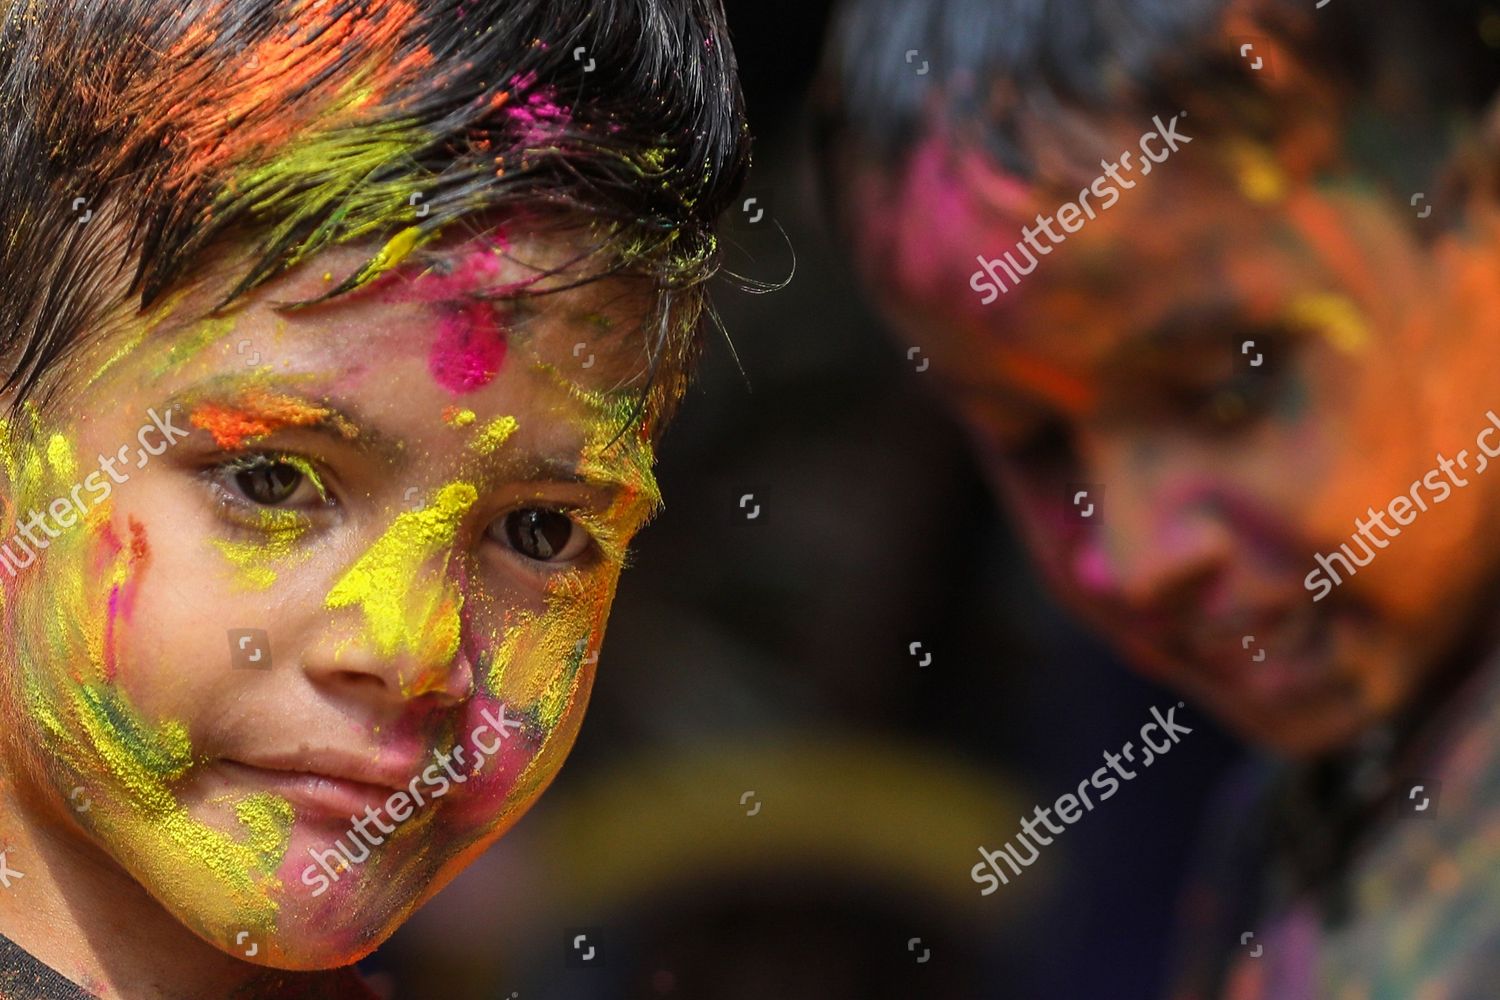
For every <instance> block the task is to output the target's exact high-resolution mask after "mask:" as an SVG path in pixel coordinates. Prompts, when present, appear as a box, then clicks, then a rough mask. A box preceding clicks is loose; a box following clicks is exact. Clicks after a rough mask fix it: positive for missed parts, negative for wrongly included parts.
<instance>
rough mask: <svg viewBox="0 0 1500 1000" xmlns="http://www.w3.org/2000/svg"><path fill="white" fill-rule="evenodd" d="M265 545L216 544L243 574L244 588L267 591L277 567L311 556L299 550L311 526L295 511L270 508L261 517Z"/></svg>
mask: <svg viewBox="0 0 1500 1000" xmlns="http://www.w3.org/2000/svg"><path fill="white" fill-rule="evenodd" d="M257 518H258V520H259V521H260V524H259V529H260V531H261V533H262V534H263V535H264V536H265V540H264V541H252V542H230V541H226V540H224V539H222V538H216V539H214V540H213V546H214V548H216V549H218V550H219V552H220V554H221V555H223V556H224V558H225V559H228V560H229V561H230V562H231V563H233V564H234V565H235V566H236V567H238V569H239V571H240V574H239V576H240V584H241V586H243V587H245V588H246V589H248V590H265V589H266V588H268V587H270V586H271V585H272V584H274V583H275V582H276V566H278V565H281V564H285V563H287V562H296V561H301V560H303V559H306V558H307V557H308V555H310V554H311V553H310V552H309V551H308V550H305V549H299V547H298V544H297V543H298V542H300V541H301V540H302V537H303V536H304V535H306V534H307V531H308V528H309V523H308V521H307V519H306V518H305V517H303V516H302V515H300V514H297V513H295V512H293V511H288V510H278V509H276V508H274V507H268V508H266V509H264V510H262V511H260V512H259V514H258V515H257Z"/></svg>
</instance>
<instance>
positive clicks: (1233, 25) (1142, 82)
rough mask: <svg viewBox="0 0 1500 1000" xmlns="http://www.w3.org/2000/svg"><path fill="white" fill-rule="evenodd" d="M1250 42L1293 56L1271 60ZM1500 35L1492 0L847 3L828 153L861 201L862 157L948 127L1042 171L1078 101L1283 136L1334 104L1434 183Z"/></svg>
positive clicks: (1105, 112) (1490, 84)
mask: <svg viewBox="0 0 1500 1000" xmlns="http://www.w3.org/2000/svg"><path fill="white" fill-rule="evenodd" d="M1245 43H1251V44H1256V43H1261V44H1258V45H1256V49H1257V50H1259V51H1267V50H1271V51H1274V52H1275V53H1276V55H1277V57H1278V59H1273V61H1272V63H1271V65H1270V66H1262V67H1261V68H1260V69H1258V70H1257V69H1255V68H1253V66H1252V61H1251V59H1249V58H1245V57H1243V56H1242V55H1241V52H1240V46H1241V45H1243V44H1245ZM1267 43H1268V44H1267ZM1497 46H1500V11H1497V10H1496V8H1495V6H1494V4H1493V3H1489V2H1479V0H1423V2H1422V3H1411V2H1410V0H1354V2H1345V0H1333V2H1332V3H1331V4H1329V5H1328V6H1326V7H1324V8H1322V9H1321V10H1320V9H1317V8H1316V7H1315V6H1314V5H1313V4H1312V3H1311V2H1310V0H848V2H846V3H845V4H844V6H843V7H842V8H841V9H840V11H839V13H838V15H837V16H836V27H835V30H834V31H833V32H832V34H831V41H830V45H829V47H828V50H827V52H826V55H825V60H824V67H823V74H822V79H821V83H820V97H819V109H818V122H817V126H816V128H817V142H818V146H819V151H820V167H821V171H822V174H823V181H824V185H825V189H826V192H827V193H828V194H829V195H830V198H829V200H830V201H831V202H833V203H834V204H835V205H836V206H837V207H838V208H841V209H847V208H849V207H850V206H847V205H842V204H840V202H841V199H839V198H838V197H835V196H834V195H835V193H836V192H840V191H847V190H848V185H847V178H848V176H849V175H850V173H851V172H852V171H856V170H859V169H868V168H867V167H866V165H868V164H874V165H875V168H874V169H875V170H876V171H878V172H880V173H882V174H885V175H887V176H897V175H899V174H900V173H901V171H902V168H903V166H904V165H905V164H906V162H907V157H908V156H909V154H910V153H911V152H912V151H913V149H914V148H915V147H916V145H917V144H918V143H919V142H920V141H921V140H922V139H924V138H926V137H927V136H929V135H931V134H933V133H935V132H937V131H939V130H947V131H949V132H951V133H952V134H953V135H954V136H955V138H957V139H958V140H959V141H963V142H970V143H973V144H974V145H977V146H979V147H982V148H983V149H984V150H985V151H986V153H987V154H988V155H989V156H991V157H992V158H993V160H994V162H996V163H997V164H998V165H999V166H1001V167H1003V168H1004V169H1005V170H1006V171H1007V172H1009V173H1012V174H1016V175H1018V176H1022V177H1025V178H1027V179H1035V178H1036V175H1037V166H1036V157H1035V152H1036V144H1037V143H1038V142H1039V141H1051V140H1052V139H1055V138H1056V136H1057V134H1058V132H1057V129H1058V127H1060V125H1061V119H1063V118H1064V117H1065V116H1068V115H1070V114H1071V115H1082V116H1083V117H1085V118H1092V119H1103V118H1107V117H1115V116H1118V115H1121V114H1127V115H1128V114H1133V113H1143V114H1144V117H1143V118H1142V121H1143V122H1145V121H1149V120H1150V116H1151V115H1152V114H1154V113H1158V112H1166V113H1174V114H1175V113H1176V112H1178V111H1179V110H1187V109H1197V110H1195V112H1194V114H1193V116H1192V131H1193V134H1194V136H1198V135H1213V134H1214V133H1215V131H1217V132H1218V133H1219V134H1220V135H1234V136H1237V137H1245V138H1255V139H1270V138H1273V137H1275V136H1276V135H1278V134H1280V133H1281V130H1283V129H1285V128H1287V127H1288V125H1289V124H1290V122H1291V121H1292V120H1294V119H1295V117H1296V115H1297V114H1323V113H1331V114H1336V115H1338V116H1339V120H1340V121H1341V123H1342V124H1344V125H1346V126H1350V125H1357V126H1358V129H1357V131H1358V134H1357V135H1355V136H1354V137H1353V140H1352V144H1353V145H1354V146H1355V148H1354V149H1353V150H1352V154H1351V155H1353V156H1354V157H1355V158H1356V160H1357V163H1358V165H1359V167H1360V168H1361V169H1367V170H1369V171H1371V172H1372V174H1374V175H1377V176H1383V177H1385V178H1386V179H1389V180H1391V181H1392V182H1393V183H1395V184H1397V185H1399V186H1401V189H1403V190H1420V183H1421V181H1422V180H1423V179H1424V178H1429V177H1430V176H1431V173H1432V171H1433V170H1435V169H1437V168H1438V167H1439V166H1440V165H1441V163H1442V161H1443V159H1444V158H1445V157H1447V156H1448V155H1450V154H1451V153H1452V148H1451V142H1450V140H1451V139H1452V138H1453V137H1454V134H1455V132H1460V131H1464V130H1467V131H1471V132H1472V131H1474V127H1475V119H1476V118H1477V116H1478V115H1479V114H1480V113H1481V112H1482V111H1484V110H1485V109H1486V108H1487V107H1488V106H1489V105H1490V104H1491V103H1492V102H1493V100H1494V98H1495V96H1496V93H1497V91H1500V53H1497V51H1496V48H1497ZM911 50H916V55H915V56H908V53H909V52H911ZM1253 54H1254V53H1252V55H1253ZM1267 54H1268V55H1269V54H1270V52H1268V53H1267ZM918 58H920V60H921V61H922V62H923V63H925V64H926V65H927V71H926V72H925V73H920V74H919V72H918V71H919V70H920V69H922V66H921V65H920V64H918V63H917V60H918ZM1278 62H1279V64H1278ZM1491 169H1492V170H1493V167H1491ZM1490 182H1491V183H1493V174H1492V175H1491V179H1490ZM1409 184H1415V185H1417V186H1413V187H1409V188H1407V187H1405V185H1409Z"/></svg>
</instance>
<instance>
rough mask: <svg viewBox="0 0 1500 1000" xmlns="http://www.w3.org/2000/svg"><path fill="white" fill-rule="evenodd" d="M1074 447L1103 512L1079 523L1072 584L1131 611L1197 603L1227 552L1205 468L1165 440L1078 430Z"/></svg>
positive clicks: (1228, 542) (1230, 546) (1228, 538)
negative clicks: (1100, 493)
mask: <svg viewBox="0 0 1500 1000" xmlns="http://www.w3.org/2000/svg"><path fill="white" fill-rule="evenodd" d="M1078 448H1079V459H1080V461H1081V462H1082V463H1083V466H1084V468H1085V470H1086V475H1087V476H1088V477H1089V481H1091V482H1097V483H1098V484H1099V485H1101V486H1103V487H1104V498H1105V503H1104V510H1103V512H1102V515H1103V516H1102V517H1100V518H1099V519H1098V520H1097V521H1095V522H1091V523H1089V524H1087V525H1085V526H1084V527H1082V528H1081V529H1080V533H1079V535H1078V537H1077V542H1076V544H1075V546H1074V548H1073V551H1072V553H1071V566H1070V570H1071V572H1072V575H1073V578H1074V580H1075V581H1076V583H1077V585H1078V586H1079V588H1080V589H1081V590H1082V591H1083V593H1084V594H1085V595H1086V596H1088V597H1092V598H1103V599H1106V600H1110V601H1115V602H1118V603H1120V604H1121V605H1123V606H1124V607H1126V608H1127V609H1130V610H1133V611H1160V610H1163V609H1165V608H1167V607H1171V606H1174V605H1179V604H1184V603H1186V604H1189V605H1190V606H1191V605H1194V604H1198V603H1200V602H1201V599H1202V598H1203V597H1204V596H1205V595H1204V593H1203V592H1204V590H1205V589H1206V588H1208V587H1210V586H1212V585H1213V584H1214V583H1215V582H1216V581H1218V580H1219V579H1220V578H1221V576H1222V574H1223V571H1224V570H1225V569H1226V568H1227V567H1228V565H1229V562H1230V559H1231V558H1232V557H1233V554H1234V538H1233V532H1232V530H1231V527H1230V525H1229V524H1228V522H1227V520H1226V516H1225V511H1224V509H1223V507H1222V505H1221V504H1220V503H1219V502H1218V501H1217V499H1216V498H1215V495H1214V492H1213V490H1212V488H1211V486H1210V484H1209V481H1208V480H1207V477H1206V476H1205V474H1204V473H1203V472H1201V471H1199V470H1195V469H1194V468H1193V467H1192V463H1191V461H1190V459H1189V457H1188V456H1185V455H1184V454H1182V453H1181V452H1179V451H1177V450H1174V448H1173V446H1172V445H1171V444H1169V443H1165V442H1158V441H1154V440H1151V439H1143V438H1140V437H1134V436H1132V437H1127V436H1124V435H1118V436H1112V435H1092V436H1090V435H1080V437H1079V442H1078Z"/></svg>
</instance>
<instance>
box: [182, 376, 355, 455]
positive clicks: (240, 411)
mask: <svg viewBox="0 0 1500 1000" xmlns="http://www.w3.org/2000/svg"><path fill="white" fill-rule="evenodd" d="M188 422H189V423H190V424H192V425H193V426H194V427H197V428H200V429H202V430H206V431H208V432H209V433H210V434H212V435H213V438H214V442H215V443H216V444H217V445H218V446H219V447H220V448H240V447H243V446H244V445H245V444H246V443H247V442H250V441H254V440H255V439H257V438H262V437H265V436H266V435H267V434H271V433H273V432H275V431H277V430H280V429H282V428H286V427H310V426H313V425H315V424H321V423H328V422H331V423H333V425H334V426H335V427H336V428H337V429H338V431H339V433H340V434H342V435H343V436H344V437H346V438H349V439H353V438H355V437H356V436H358V431H357V430H356V429H355V427H354V426H353V425H352V424H350V423H349V422H348V421H346V420H344V419H342V418H341V417H339V416H338V415H337V414H335V413H334V412H333V411H332V410H329V409H327V408H325V407H322V406H318V405H316V404H312V403H308V402H307V401H306V400H302V399H298V398H296V397H295V396H285V395H281V394H279V393H274V392H270V391H267V390H264V389H249V390H246V391H245V392H244V393H242V394H241V395H240V397H239V400H238V404H237V405H234V406H225V405H222V404H219V403H199V404H197V405H195V406H194V407H193V408H192V410H191V412H190V414H189V416H188Z"/></svg>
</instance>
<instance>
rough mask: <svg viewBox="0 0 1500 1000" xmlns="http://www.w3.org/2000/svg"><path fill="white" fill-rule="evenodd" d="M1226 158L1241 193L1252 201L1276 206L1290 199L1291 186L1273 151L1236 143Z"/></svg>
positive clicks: (1255, 144)
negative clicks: (1287, 195) (1284, 199)
mask: <svg viewBox="0 0 1500 1000" xmlns="http://www.w3.org/2000/svg"><path fill="white" fill-rule="evenodd" d="M1224 155H1225V157H1226V158H1227V159H1228V161H1229V169H1230V172H1231V173H1232V175H1233V176H1234V179H1235V183H1236V184H1237V185H1238V187H1239V189H1240V193H1241V194H1243V195H1244V196H1245V197H1246V198H1248V199H1249V200H1250V201H1253V202H1255V203H1256V204H1260V205H1272V204H1275V203H1277V202H1279V201H1281V200H1282V199H1283V198H1285V197H1286V193H1287V190H1288V188H1289V187H1290V182H1289V180H1288V178H1287V175H1286V171H1285V170H1284V169H1283V168H1282V166H1281V164H1280V162H1278V161H1277V159H1276V154H1275V153H1274V152H1272V151H1271V150H1270V149H1268V148H1267V147H1265V146H1264V145H1260V144H1258V143H1251V142H1233V143H1230V144H1229V145H1228V147H1227V148H1226V149H1225V151H1224Z"/></svg>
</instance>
